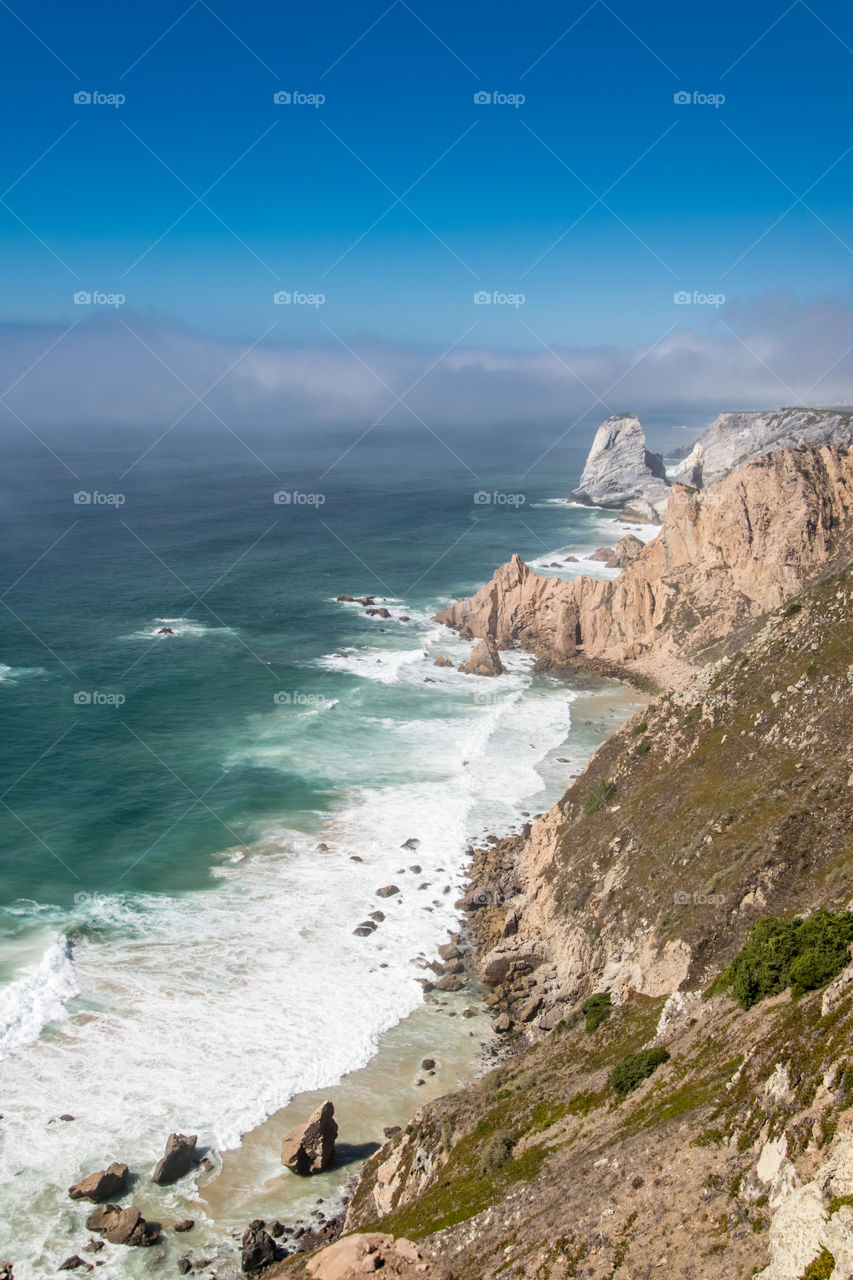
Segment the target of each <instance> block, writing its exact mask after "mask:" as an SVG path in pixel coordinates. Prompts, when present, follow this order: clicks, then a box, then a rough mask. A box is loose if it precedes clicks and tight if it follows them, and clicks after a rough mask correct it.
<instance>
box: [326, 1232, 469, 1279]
mask: <svg viewBox="0 0 853 1280" xmlns="http://www.w3.org/2000/svg"><path fill="white" fill-rule="evenodd" d="M305 1270H306V1271H307V1273H308V1275H309V1276H311V1278H312V1280H361V1277H362V1276H364V1275H365V1274H368V1273H370V1274H372V1273H373V1272H374V1271H381V1272H382V1274H383V1275H386V1276H388V1277H389V1280H390V1277H392V1276H393V1277H394V1280H453V1273H452V1271H448V1270H447V1268H446V1267H444V1266H441V1265H440V1264H439V1263H437V1262H432V1261H430V1260H428V1259H427V1258H426V1256H425V1255H424V1254H423V1253H421V1251H420V1249H419V1248H418V1246H417V1245H415V1244H412V1242H411V1240H402V1239H401V1240H395V1239H394V1237H393V1236H389V1235H386V1234H385V1233H384V1232H370V1233H364V1234H362V1233H359V1234H357V1235H351V1236H344V1237H343V1238H342V1239H340V1240H336V1241H335V1243H334V1244H330V1245H328V1246H327V1247H326V1248H325V1249H322V1250H321V1251H320V1253H317V1254H315V1255H314V1256H313V1257H312V1258H311V1259H309V1261H308V1262H307V1263H306V1264H305Z"/></svg>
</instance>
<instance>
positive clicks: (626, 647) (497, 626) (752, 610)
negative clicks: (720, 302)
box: [438, 446, 853, 684]
mask: <svg viewBox="0 0 853 1280" xmlns="http://www.w3.org/2000/svg"><path fill="white" fill-rule="evenodd" d="M851 494H853V459H851V458H850V457H848V456H847V454H846V452H842V451H841V450H838V449H835V448H833V447H831V446H824V447H823V448H821V449H813V448H810V447H805V448H802V449H787V450H781V451H779V452H778V453H775V454H771V455H769V456H765V457H760V458H756V459H754V460H753V461H751V462H749V463H746V464H745V465H744V466H743V467H741V468H740V469H739V470H738V471H737V472H735V473H733V474H732V475H731V476H729V477H727V478H726V479H725V480H723V481H721V482H720V483H719V484H718V485H714V486H712V487H711V489H709V490H706V491H702V492H699V491H696V490H693V489H691V488H689V487H687V486H683V485H679V486H674V488H673V491H672V496H671V498H670V501H669V504H668V508H667V512H666V515H665V517H664V522H663V526H662V528H661V531H660V533H659V534H658V535H657V537H655V538H654V539H653V540H652V541H651V542H649V543H647V544H646V546H645V548H644V549H643V551H642V552H641V553H640V554H639V555H638V556H637V557H636V558H635V559H634V560H633V561H632V562H631V563H630V564H629V565H628V566H627V567H626V568H625V569H624V570H623V572H622V573H621V574H620V575H619V577H618V578H616V579H608V580H603V581H602V580H599V579H593V578H578V579H576V580H575V581H574V582H564V581H562V580H560V579H556V578H548V577H545V576H543V575H541V574H537V573H534V572H532V571H531V570H530V569H529V568H528V567H527V565H526V564H524V562H523V561H522V560H521V559H520V558H519V557H518V556H513V558H512V559H511V560H510V561H509V562H508V563H507V564H505V565H502V566H501V567H500V568H499V569H498V570H497V571H496V572H495V575H494V577H493V579H492V581H491V582H489V583H488V584H487V585H486V586H484V587H482V588H481V590H480V591H478V592H477V593H476V595H474V596H473V597H472V598H471V599H470V600H460V601H457V602H456V603H455V604H453V605H451V606H450V607H449V608H447V609H445V610H443V611H442V612H441V613H439V614H438V621H440V622H443V623H446V624H447V625H448V626H451V627H454V628H456V629H457V630H460V631H461V632H463V633H464V634H466V635H472V636H479V637H483V638H485V637H490V638H491V639H492V640H494V641H495V643H496V644H497V645H498V647H499V648H503V649H508V648H512V647H515V646H520V647H521V648H524V649H528V650H530V651H532V652H534V653H536V654H537V655H538V656H539V657H541V658H543V659H545V660H546V661H548V662H552V663H555V664H558V665H559V664H565V663H568V662H571V661H573V660H578V659H582V660H583V661H585V662H587V663H590V662H591V661H592V662H599V663H605V664H615V665H618V666H621V667H625V668H628V669H633V670H634V671H636V672H640V673H644V674H647V675H650V676H652V677H653V678H655V679H656V680H658V681H660V682H662V683H664V684H669V683H671V682H672V681H673V679H675V678H676V675H677V674H681V675H683V674H684V673H685V667H684V663H695V662H696V661H697V659H698V657H699V656H700V655H701V654H702V652H703V651H706V650H708V649H709V647H710V646H712V645H714V644H715V643H717V642H718V641H720V640H721V639H722V638H723V637H725V636H727V635H729V634H731V633H732V631H734V630H735V629H736V628H738V627H739V626H742V625H744V624H745V623H746V622H748V621H749V620H751V619H755V618H757V617H759V616H760V615H761V614H763V613H765V612H766V611H767V610H769V609H773V608H776V607H778V606H779V605H780V604H781V603H782V602H783V601H784V600H786V599H788V598H789V597H790V596H791V595H793V594H794V593H796V592H797V591H798V590H799V589H800V588H801V587H802V585H803V583H804V582H806V581H807V580H808V578H809V577H810V575H812V574H813V573H814V572H815V571H816V570H817V569H819V568H820V566H822V565H824V564H826V563H827V562H828V561H829V560H830V559H831V558H832V556H833V554H835V551H836V549H837V547H838V546H839V545H840V544H841V542H842V541H843V539H844V536H845V532H846V530H847V528H848V526H849V522H850V512H849V506H850V502H851V497H850V495H851Z"/></svg>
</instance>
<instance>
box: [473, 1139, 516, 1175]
mask: <svg viewBox="0 0 853 1280" xmlns="http://www.w3.org/2000/svg"><path fill="white" fill-rule="evenodd" d="M514 1146H515V1139H514V1138H513V1136H512V1134H511V1133H507V1132H506V1130H505V1129H499V1130H498V1131H497V1133H493V1134H492V1136H491V1137H490V1138H489V1141H488V1142H487V1143H486V1145H485V1146H484V1147H483V1150H482V1151H481V1152H480V1161H479V1165H478V1171H479V1174H480V1177H481V1178H487V1177H489V1175H490V1174H492V1173H497V1171H498V1169H502V1168H503V1167H504V1165H505V1164H509V1162H510V1160H511V1159H512V1149H513V1147H514Z"/></svg>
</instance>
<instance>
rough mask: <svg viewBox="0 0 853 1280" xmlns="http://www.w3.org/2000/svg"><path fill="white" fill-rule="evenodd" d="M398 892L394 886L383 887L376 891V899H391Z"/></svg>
mask: <svg viewBox="0 0 853 1280" xmlns="http://www.w3.org/2000/svg"><path fill="white" fill-rule="evenodd" d="M399 892H400V890H399V888H398V886H397V885H396V884H386V885H383V886H382V888H381V889H377V890H376V896H377V898H393V897H394V895H395V894H396V893H399Z"/></svg>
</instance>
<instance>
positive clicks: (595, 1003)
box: [581, 991, 613, 1032]
mask: <svg viewBox="0 0 853 1280" xmlns="http://www.w3.org/2000/svg"><path fill="white" fill-rule="evenodd" d="M612 1008H613V1005H612V1004H611V1001H610V992H609V991H599V992H598V994H597V995H594V996H590V997H589V999H588V1000H584V1002H583V1004H582V1005H581V1013H582V1014H583V1015H584V1017H585V1018H586V1029H587V1031H588V1032H592V1031H595V1029H596V1027H600V1026H601V1024H602V1022H604V1021H605V1019H607V1018H609V1017H610V1013H611V1010H612Z"/></svg>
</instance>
